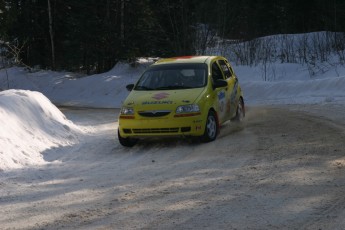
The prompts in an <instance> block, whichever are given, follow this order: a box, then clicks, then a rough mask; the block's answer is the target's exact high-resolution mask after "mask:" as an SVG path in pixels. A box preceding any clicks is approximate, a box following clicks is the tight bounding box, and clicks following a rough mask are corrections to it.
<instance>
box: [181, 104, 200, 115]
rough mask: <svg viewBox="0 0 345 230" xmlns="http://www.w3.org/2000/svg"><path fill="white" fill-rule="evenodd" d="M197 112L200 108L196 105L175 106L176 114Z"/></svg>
mask: <svg viewBox="0 0 345 230" xmlns="http://www.w3.org/2000/svg"><path fill="white" fill-rule="evenodd" d="M198 112H200V108H199V106H198V105H181V106H179V107H177V108H176V114H181V113H198Z"/></svg>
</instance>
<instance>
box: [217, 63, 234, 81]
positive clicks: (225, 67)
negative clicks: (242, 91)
mask: <svg viewBox="0 0 345 230" xmlns="http://www.w3.org/2000/svg"><path fill="white" fill-rule="evenodd" d="M218 63H219V65H220V67H221V68H222V70H223V73H224V75H225V77H226V78H229V77H231V76H232V72H231V70H230V69H229V67H228V65H227V64H226V63H225V61H224V60H219V61H218Z"/></svg>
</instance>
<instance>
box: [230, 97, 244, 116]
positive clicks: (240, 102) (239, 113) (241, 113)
mask: <svg viewBox="0 0 345 230" xmlns="http://www.w3.org/2000/svg"><path fill="white" fill-rule="evenodd" d="M244 116H245V110H244V102H243V99H242V98H240V99H239V100H238V105H237V109H236V116H235V117H234V118H233V119H231V121H237V122H240V121H242V120H243V119H244Z"/></svg>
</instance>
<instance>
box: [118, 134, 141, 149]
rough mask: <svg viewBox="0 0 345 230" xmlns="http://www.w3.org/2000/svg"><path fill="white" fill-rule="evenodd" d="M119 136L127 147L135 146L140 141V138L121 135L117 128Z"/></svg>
mask: <svg viewBox="0 0 345 230" xmlns="http://www.w3.org/2000/svg"><path fill="white" fill-rule="evenodd" d="M117 136H118V138H119V142H120V144H121V145H122V146H125V147H133V146H134V145H135V144H136V143H137V142H138V139H135V138H130V137H121V135H120V131H119V130H117Z"/></svg>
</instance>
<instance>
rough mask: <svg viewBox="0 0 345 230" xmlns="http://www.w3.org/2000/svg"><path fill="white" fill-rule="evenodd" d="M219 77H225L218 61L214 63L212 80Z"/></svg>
mask: <svg viewBox="0 0 345 230" xmlns="http://www.w3.org/2000/svg"><path fill="white" fill-rule="evenodd" d="M218 79H224V77H223V74H222V71H221V70H220V68H219V66H218V65H217V63H216V62H214V63H213V64H212V80H213V82H214V81H216V80H218Z"/></svg>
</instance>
